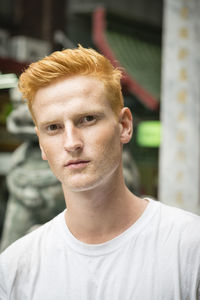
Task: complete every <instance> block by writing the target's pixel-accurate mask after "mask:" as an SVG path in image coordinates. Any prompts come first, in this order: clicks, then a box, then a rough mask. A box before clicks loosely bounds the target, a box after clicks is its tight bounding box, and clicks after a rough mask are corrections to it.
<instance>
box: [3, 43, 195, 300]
mask: <svg viewBox="0 0 200 300" xmlns="http://www.w3.org/2000/svg"><path fill="white" fill-rule="evenodd" d="M120 77H121V74H120V71H119V70H117V69H114V68H113V67H112V66H111V64H110V62H109V61H108V60H107V59H106V58H104V57H103V56H102V55H100V54H98V53H97V52H96V51H94V50H91V49H84V48H82V47H81V46H79V48H77V49H74V50H69V49H68V50H64V51H61V52H55V53H53V54H52V55H50V56H49V57H45V58H44V59H43V60H41V61H39V62H36V63H33V64H32V65H30V67H29V68H28V69H27V70H26V71H25V72H24V73H23V74H22V75H21V78H20V81H19V87H20V89H21V91H22V93H23V95H24V97H25V98H26V99H27V100H28V105H29V108H30V111H31V113H32V116H33V119H34V122H35V126H36V133H37V135H38V138H39V142H40V147H41V153H42V158H43V159H44V160H47V161H48V163H49V165H50V167H51V169H52V171H53V172H54V174H55V175H56V177H57V178H58V179H59V180H60V181H61V183H62V187H63V192H64V196H65V199H66V206H67V209H66V210H65V211H64V212H63V213H61V214H60V215H58V216H57V217H56V218H54V219H53V220H52V221H50V222H48V223H46V224H45V225H43V226H42V227H40V228H39V229H37V230H36V231H34V232H32V233H30V234H29V235H27V236H25V237H23V238H21V239H20V240H18V241H17V242H15V243H14V244H12V245H11V246H10V247H9V248H8V249H7V250H6V251H5V252H3V254H2V255H1V258H0V259H1V260H0V299H1V300H4V299H11V300H18V299H19V300H25V299H26V300H40V299H48V300H55V299H59V300H64V299H70V300H78V299H84V300H89V299H91V300H94V299H95V300H110V299H115V300H117V299H118V300H121V299H124V300H132V299H136V300H140V299H141V300H147V299H148V300H165V299H166V300H172V299H173V300H188V299H190V300H195V299H200V294H199V284H200V220H199V217H198V216H196V215H193V214H191V213H188V212H184V211H181V210H179V209H176V208H171V207H168V206H166V205H163V204H161V203H159V202H156V201H153V200H150V199H140V198H138V197H136V196H135V195H133V194H132V193H131V192H130V191H129V190H128V189H127V187H126V186H125V183H124V179H123V175H122V159H121V157H122V148H123V145H124V144H125V143H128V142H129V141H130V139H131V135H132V116H131V112H130V110H129V109H128V108H126V107H124V106H123V98H122V94H121V87H120Z"/></svg>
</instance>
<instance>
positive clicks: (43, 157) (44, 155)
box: [35, 126, 47, 160]
mask: <svg viewBox="0 0 200 300" xmlns="http://www.w3.org/2000/svg"><path fill="white" fill-rule="evenodd" d="M35 132H36V134H37V136H38V140H39V146H40V150H41V156H42V159H43V160H47V157H46V154H45V152H44V150H43V147H42V145H41V144H40V135H39V130H38V128H37V126H35Z"/></svg>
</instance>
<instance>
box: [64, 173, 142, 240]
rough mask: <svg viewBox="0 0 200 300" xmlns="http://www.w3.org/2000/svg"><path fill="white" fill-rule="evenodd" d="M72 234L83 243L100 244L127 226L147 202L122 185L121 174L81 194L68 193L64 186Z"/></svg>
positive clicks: (67, 215)
mask: <svg viewBox="0 0 200 300" xmlns="http://www.w3.org/2000/svg"><path fill="white" fill-rule="evenodd" d="M63 190H64V195H65V199H66V205H67V212H66V215H65V220H66V223H67V226H68V228H69V230H70V231H71V233H72V234H73V235H74V236H75V237H76V238H77V239H79V240H81V241H82V242H85V243H88V244H99V243H103V242H105V241H107V240H110V239H112V238H114V237H115V236H117V235H119V234H120V233H122V232H123V231H124V230H126V229H127V228H128V227H130V226H131V225H132V224H133V223H134V222H135V221H136V220H137V219H138V218H139V217H140V215H141V214H142V213H143V211H144V209H145V207H146V205H147V201H145V200H142V199H140V198H138V197H136V196H135V195H133V194H132V193H131V192H130V191H129V190H128V188H127V187H126V186H125V183H124V180H123V175H122V172H121V174H120V175H119V176H117V178H116V176H113V177H112V178H110V180H108V181H107V182H106V183H104V184H102V186H98V187H96V188H94V189H91V190H89V191H84V192H70V191H68V190H66V189H65V187H64V186H63Z"/></svg>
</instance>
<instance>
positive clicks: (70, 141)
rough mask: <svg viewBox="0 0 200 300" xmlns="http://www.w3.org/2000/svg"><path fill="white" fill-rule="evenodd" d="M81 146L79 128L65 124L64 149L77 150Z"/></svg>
mask: <svg viewBox="0 0 200 300" xmlns="http://www.w3.org/2000/svg"><path fill="white" fill-rule="evenodd" d="M82 148H83V141H82V137H81V133H80V130H79V129H78V128H75V126H73V125H72V124H70V125H67V126H65V134H64V149H65V150H66V151H68V152H78V151H80V150H81V149H82Z"/></svg>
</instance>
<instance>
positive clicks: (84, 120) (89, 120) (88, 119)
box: [80, 115, 96, 124]
mask: <svg viewBox="0 0 200 300" xmlns="http://www.w3.org/2000/svg"><path fill="white" fill-rule="evenodd" d="M95 121H96V117H95V116H93V115H88V116H85V117H83V118H81V122H80V123H81V124H84V123H86V124H87V123H89V124H90V123H94V122H95Z"/></svg>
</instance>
